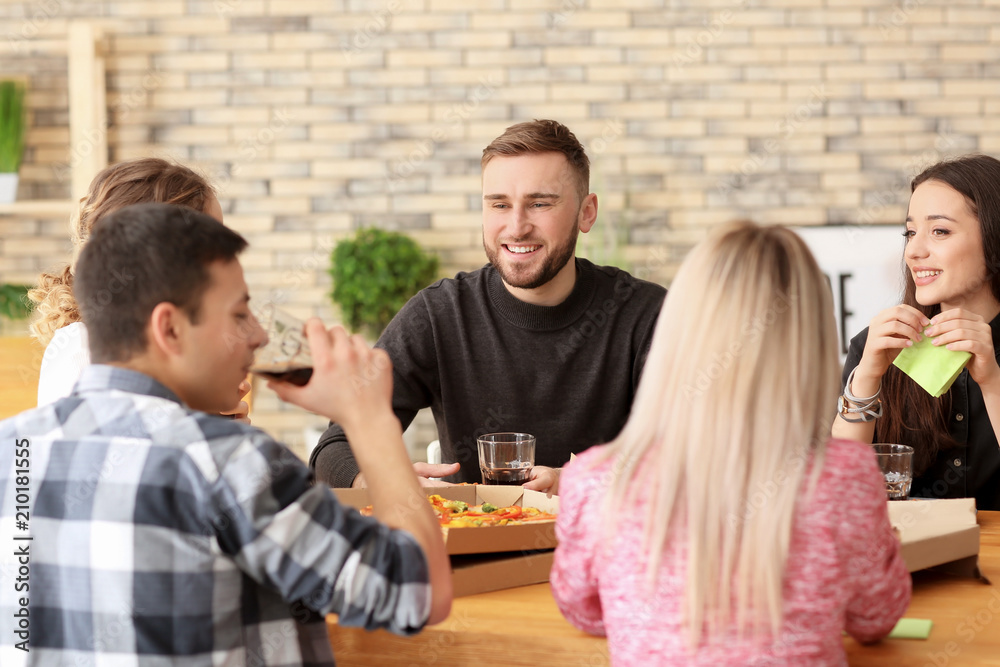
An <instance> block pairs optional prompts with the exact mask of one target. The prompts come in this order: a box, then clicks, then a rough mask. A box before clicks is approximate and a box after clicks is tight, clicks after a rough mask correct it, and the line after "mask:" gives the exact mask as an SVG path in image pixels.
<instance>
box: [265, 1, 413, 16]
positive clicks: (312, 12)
mask: <svg viewBox="0 0 1000 667" xmlns="http://www.w3.org/2000/svg"><path fill="white" fill-rule="evenodd" d="M395 1H396V2H400V1H401V0H395ZM339 12H340V10H339V8H338V7H337V5H336V4H335V3H332V2H330V0H295V2H287V0H268V2H267V8H266V13H267V15H268V16H302V15H303V14H304V15H306V16H320V15H323V14H339Z"/></svg>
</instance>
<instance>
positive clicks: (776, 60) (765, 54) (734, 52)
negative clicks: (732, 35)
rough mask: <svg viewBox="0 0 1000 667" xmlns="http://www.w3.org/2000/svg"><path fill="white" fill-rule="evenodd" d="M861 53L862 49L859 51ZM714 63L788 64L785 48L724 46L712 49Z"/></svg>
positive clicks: (823, 60) (789, 59)
mask: <svg viewBox="0 0 1000 667" xmlns="http://www.w3.org/2000/svg"><path fill="white" fill-rule="evenodd" d="M859 51H860V49H859ZM710 57H711V60H710V62H713V63H730V64H733V65H747V64H749V63H753V64H755V65H758V66H763V65H783V64H785V62H786V58H785V49H784V48H783V47H772V48H768V47H766V46H750V47H742V46H723V47H720V48H714V47H713V49H712V53H711V54H710ZM815 60H816V61H817V62H826V60H825V59H820V58H816V59H815ZM787 62H792V63H803V62H812V60H811V59H810V60H796V59H792V58H788V59H787Z"/></svg>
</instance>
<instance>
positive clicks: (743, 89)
mask: <svg viewBox="0 0 1000 667" xmlns="http://www.w3.org/2000/svg"><path fill="white" fill-rule="evenodd" d="M707 86H708V97H709V98H710V99H734V100H744V99H747V100H755V99H767V98H771V99H784V97H785V89H784V86H782V84H780V83H763V82H753V83H735V82H734V83H709V84H707Z"/></svg>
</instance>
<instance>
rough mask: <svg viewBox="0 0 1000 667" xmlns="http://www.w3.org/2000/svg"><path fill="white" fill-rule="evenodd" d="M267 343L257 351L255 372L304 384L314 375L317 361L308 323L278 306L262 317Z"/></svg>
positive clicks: (253, 370) (269, 309) (252, 369)
mask: <svg viewBox="0 0 1000 667" xmlns="http://www.w3.org/2000/svg"><path fill="white" fill-rule="evenodd" d="M260 320H261V322H262V323H263V325H264V330H265V331H266V332H267V344H266V345H264V346H263V347H261V348H260V349H258V350H257V353H256V355H255V357H254V364H253V366H252V367H251V368H250V372H251V373H256V374H257V375H263V376H265V377H268V378H272V379H275V380H281V381H282V382H290V383H292V384H295V385H299V386H302V385H304V384H307V383H308V382H309V378H311V377H312V371H313V361H312V355H311V354H310V353H309V341H307V340H306V336H305V322H303V321H302V320H300V319H298V318H296V317H293V316H292V315H289V314H288V313H286V312H285V311H283V310H281V309H279V308H276V307H274V306H268V307H267V308H266V309H265V311H264V312H263V313H262V317H261V318H260Z"/></svg>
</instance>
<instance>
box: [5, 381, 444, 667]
mask: <svg viewBox="0 0 1000 667" xmlns="http://www.w3.org/2000/svg"><path fill="white" fill-rule="evenodd" d="M311 480H312V477H311V473H310V471H309V469H308V468H307V467H306V466H305V465H304V464H303V463H302V462H301V461H300V460H299V459H298V457H296V456H295V455H294V454H293V453H292V452H290V451H289V450H288V449H287V448H286V447H284V446H283V445H281V444H279V443H277V442H275V441H274V440H273V439H271V438H270V437H268V436H267V435H266V434H265V433H263V432H262V431H260V430H258V429H256V428H253V427H250V426H247V425H245V424H241V423H238V422H235V421H232V420H230V419H226V418H221V417H218V416H212V415H208V414H205V413H202V412H196V411H193V410H191V409H189V408H187V407H186V406H185V405H183V404H182V403H181V401H180V400H179V399H178V398H177V396H176V395H174V394H173V393H172V392H171V391H170V390H169V389H167V388H166V387H164V386H163V385H161V384H159V383H157V382H156V381H154V380H153V379H151V378H149V377H147V376H145V375H143V374H140V373H136V372H132V371H128V370H124V369H121V368H115V367H111V366H91V367H89V368H87V369H86V370H85V372H84V375H83V377H82V378H81V379H80V381H79V382H78V383H77V385H76V389H75V391H74V393H73V394H72V395H70V396H69V397H67V398H65V399H62V400H60V401H58V402H56V403H54V404H51V405H48V406H45V407H42V408H38V409H36V410H32V411H29V412H25V413H22V414H21V415H18V416H17V417H13V418H11V419H8V420H5V421H3V422H0V664H2V665H3V666H4V667H14V666H15V665H22V664H23V665H28V664H30V665H59V666H60V667H61V666H64V665H95V666H102V665H107V666H114V667H117V666H118V665H122V666H125V665H128V666H131V667H152V666H157V667H159V666H160V665H175V664H178V665H179V664H183V665H184V666H185V667H197V666H200V665H247V666H248V667H258V666H265V665H268V666H270V665H280V666H291V665H332V664H333V654H332V651H331V648H330V643H329V639H328V636H327V632H326V625H325V623H324V622H323V621H324V620H323V617H322V616H321V615H320V614H326V613H331V612H332V613H337V614H339V615H340V619H339V622H340V623H341V624H342V625H356V626H363V627H366V628H375V627H384V628H387V629H389V630H391V631H393V632H396V633H399V634H409V633H413V632H416V631H418V630H419V629H420V628H422V627H423V625H424V624H425V623H426V621H427V618H428V615H429V613H430V586H429V584H428V570H427V561H426V559H425V557H424V554H423V551H422V550H421V549H420V547H419V546H418V544H417V543H416V541H415V540H414V539H413V537H412V536H411V535H409V534H408V533H406V532H403V531H399V530H391V529H389V528H388V527H386V526H384V525H382V524H380V523H378V522H377V521H376V520H374V519H372V518H368V517H362V516H361V515H360V514H359V513H358V512H357V511H355V510H352V509H349V508H346V507H344V506H342V505H340V504H339V503H338V502H337V500H336V498H335V497H334V496H333V494H332V493H331V492H330V490H329V489H328V488H325V487H323V486H312V485H311ZM21 633H23V634H21ZM22 642H26V643H23V644H22ZM19 644H20V647H19V646H18V645H19ZM25 648H26V649H28V652H25V651H24V650H23V649H25Z"/></svg>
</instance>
